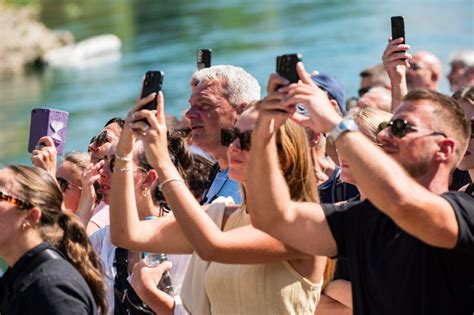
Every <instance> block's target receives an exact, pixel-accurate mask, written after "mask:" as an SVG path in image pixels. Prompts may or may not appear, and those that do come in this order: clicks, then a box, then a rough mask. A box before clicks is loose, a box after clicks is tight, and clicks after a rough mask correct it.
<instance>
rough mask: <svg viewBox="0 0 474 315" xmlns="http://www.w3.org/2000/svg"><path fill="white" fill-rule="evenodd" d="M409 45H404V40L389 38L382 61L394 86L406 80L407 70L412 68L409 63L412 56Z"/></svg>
mask: <svg viewBox="0 0 474 315" xmlns="http://www.w3.org/2000/svg"><path fill="white" fill-rule="evenodd" d="M409 49H410V46H409V45H406V44H403V38H402V37H400V38H396V39H393V40H392V39H391V38H389V40H388V44H387V47H386V48H385V50H384V52H383V55H382V61H383V65H384V67H385V70H386V71H387V74H388V76H389V78H390V81H392V85H393V84H396V83H397V82H400V81H401V80H403V79H404V78H405V75H406V70H407V68H409V67H410V64H409V61H410V60H411V58H412V56H411V55H410V54H409V53H408V50H409Z"/></svg>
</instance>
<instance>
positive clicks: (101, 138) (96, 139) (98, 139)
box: [89, 130, 109, 148]
mask: <svg viewBox="0 0 474 315" xmlns="http://www.w3.org/2000/svg"><path fill="white" fill-rule="evenodd" d="M107 136H108V134H107V130H104V131H102V132H101V133H99V134H98V135H97V136H93V137H92V139H91V141H90V142H89V145H91V144H93V143H94V145H95V147H96V148H98V147H100V146H102V145H103V144H104V143H106V142H108V141H109V138H107Z"/></svg>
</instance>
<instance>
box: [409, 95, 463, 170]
mask: <svg viewBox="0 0 474 315" xmlns="http://www.w3.org/2000/svg"><path fill="white" fill-rule="evenodd" d="M403 100H404V101H421V100H427V101H430V103H429V104H430V105H431V106H433V107H434V111H433V117H434V120H433V123H434V124H435V126H433V127H434V128H435V129H436V130H438V131H443V132H445V131H446V132H445V133H446V134H447V135H448V136H450V137H453V138H454V139H455V140H456V142H457V146H456V149H455V158H454V159H453V162H454V165H453V168H454V167H455V166H457V163H458V162H459V160H460V159H461V158H462V157H463V156H464V152H465V151H466V149H467V145H468V138H469V135H470V132H471V126H470V124H469V121H468V119H467V118H466V115H465V114H464V111H463V110H462V108H461V106H460V105H459V103H458V102H457V101H456V100H455V99H454V98H452V97H450V96H447V95H444V94H441V93H438V92H436V91H432V90H428V89H414V90H412V91H410V92H408V94H407V95H405V97H404V98H403Z"/></svg>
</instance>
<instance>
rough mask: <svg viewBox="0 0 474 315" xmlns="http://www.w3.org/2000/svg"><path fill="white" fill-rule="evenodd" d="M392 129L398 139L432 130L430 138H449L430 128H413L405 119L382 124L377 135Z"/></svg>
mask: <svg viewBox="0 0 474 315" xmlns="http://www.w3.org/2000/svg"><path fill="white" fill-rule="evenodd" d="M386 128H390V132H391V133H392V134H393V135H394V136H395V137H397V138H400V139H401V138H403V137H405V136H406V135H407V133H409V132H416V131H420V130H430V131H432V133H430V134H429V135H430V136H435V135H439V136H443V137H447V135H446V134H445V133H444V132H441V131H434V130H433V129H429V128H423V127H416V126H412V125H410V124H409V123H408V121H406V120H405V119H395V120H391V121H389V122H386V121H384V122H381V123H380V124H379V126H378V128H377V133H380V132H381V131H382V130H384V129H386Z"/></svg>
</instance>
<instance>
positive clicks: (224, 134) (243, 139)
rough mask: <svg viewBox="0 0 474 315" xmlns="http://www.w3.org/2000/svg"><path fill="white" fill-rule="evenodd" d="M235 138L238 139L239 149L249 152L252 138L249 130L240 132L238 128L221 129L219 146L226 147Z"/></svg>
mask: <svg viewBox="0 0 474 315" xmlns="http://www.w3.org/2000/svg"><path fill="white" fill-rule="evenodd" d="M237 138H239V142H240V149H242V150H246V151H249V150H250V144H251V138H252V131H251V130H248V131H244V132H240V130H239V129H238V128H232V129H225V128H222V129H221V144H222V145H223V146H225V147H228V146H229V145H230V144H231V143H232V142H234V140H235V139H237Z"/></svg>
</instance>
